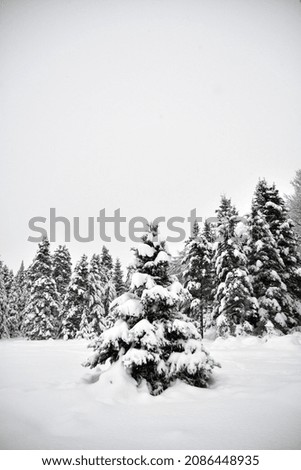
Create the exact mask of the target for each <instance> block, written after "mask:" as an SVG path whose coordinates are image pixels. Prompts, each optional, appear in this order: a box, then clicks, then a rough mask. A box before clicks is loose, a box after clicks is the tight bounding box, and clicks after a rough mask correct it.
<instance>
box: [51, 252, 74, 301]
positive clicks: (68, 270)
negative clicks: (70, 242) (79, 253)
mask: <svg viewBox="0 0 301 470" xmlns="http://www.w3.org/2000/svg"><path fill="white" fill-rule="evenodd" d="M71 274H72V263H71V256H70V252H69V250H68V248H67V247H66V245H63V246H62V245H59V246H58V248H57V249H56V250H55V252H54V254H53V278H54V280H55V283H56V288H57V291H58V294H59V298H60V301H61V302H62V301H63V299H64V297H65V295H66V292H67V287H68V286H69V283H70V280H71Z"/></svg>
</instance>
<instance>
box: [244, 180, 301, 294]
mask: <svg viewBox="0 0 301 470" xmlns="http://www.w3.org/2000/svg"><path fill="white" fill-rule="evenodd" d="M253 206H254V207H256V209H257V210H258V211H260V213H261V214H262V216H263V217H264V219H265V221H266V222H267V224H268V227H269V229H270V231H271V233H272V235H273V237H274V239H275V242H276V247H277V249H278V251H279V255H280V257H281V258H282V261H283V263H284V272H283V278H284V280H285V283H286V286H287V289H288V291H289V293H290V294H292V295H293V296H296V297H298V298H299V300H301V269H300V268H301V257H300V253H299V252H298V239H297V236H296V234H295V231H294V223H293V221H292V220H291V219H289V217H288V208H287V207H286V204H285V201H284V199H283V198H282V197H281V196H280V194H279V191H278V189H277V188H276V186H275V184H272V185H268V184H267V182H266V180H259V183H258V184H257V187H256V190H255V194H254V198H253Z"/></svg>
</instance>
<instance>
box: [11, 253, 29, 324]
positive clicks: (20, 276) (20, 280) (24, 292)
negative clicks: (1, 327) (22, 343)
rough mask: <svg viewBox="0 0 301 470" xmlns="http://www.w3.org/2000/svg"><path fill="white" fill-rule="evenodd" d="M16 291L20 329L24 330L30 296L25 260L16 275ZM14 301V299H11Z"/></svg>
mask: <svg viewBox="0 0 301 470" xmlns="http://www.w3.org/2000/svg"><path fill="white" fill-rule="evenodd" d="M15 281H16V282H15V287H14V291H17V294H16V293H15V294H14V296H15V297H16V298H17V299H16V300H17V310H18V330H19V332H21V331H22V324H23V320H24V312H25V306H26V303H27V299H28V297H29V291H28V289H27V274H26V271H25V268H24V262H23V261H22V263H21V266H20V268H19V271H18V272H17V274H16V277H15ZM10 302H12V301H10Z"/></svg>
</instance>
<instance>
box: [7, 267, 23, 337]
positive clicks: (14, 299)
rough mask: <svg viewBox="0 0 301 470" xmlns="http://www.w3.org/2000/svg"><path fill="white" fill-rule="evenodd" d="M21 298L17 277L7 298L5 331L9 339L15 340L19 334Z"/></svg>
mask: <svg viewBox="0 0 301 470" xmlns="http://www.w3.org/2000/svg"><path fill="white" fill-rule="evenodd" d="M21 297H22V290H21V288H20V285H19V282H18V278H17V276H16V277H15V278H14V280H13V282H12V285H11V289H10V293H9V296H8V302H7V305H8V314H7V329H8V333H9V337H10V338H16V337H18V336H19V334H20V323H21V322H20V316H21V312H20V310H19V300H20V298H21Z"/></svg>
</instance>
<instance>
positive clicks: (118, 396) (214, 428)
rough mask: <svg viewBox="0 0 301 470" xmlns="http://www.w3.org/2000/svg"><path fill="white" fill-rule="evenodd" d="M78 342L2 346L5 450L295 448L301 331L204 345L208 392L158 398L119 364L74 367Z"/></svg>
mask: <svg viewBox="0 0 301 470" xmlns="http://www.w3.org/2000/svg"><path fill="white" fill-rule="evenodd" d="M86 345H87V343H86V342H85V341H68V342H64V341H36V342H30V341H24V340H21V339H20V340H2V341H0V356H1V364H0V416H1V421H0V442H1V448H2V449H300V448H301V334H300V333H296V334H294V335H290V336H286V337H281V338H272V339H270V340H269V341H268V342H264V341H263V340H260V339H258V338H244V339H239V338H237V339H234V338H233V339H228V340H221V339H219V340H216V341H214V342H210V341H206V345H207V347H208V348H209V349H210V350H211V352H212V355H213V357H214V358H215V359H216V360H218V361H219V362H220V363H221V365H222V368H221V369H216V370H215V372H214V379H213V381H212V383H211V385H210V388H209V389H197V388H193V387H189V386H187V385H184V384H181V383H176V384H175V385H174V386H173V387H172V388H170V389H169V390H168V391H166V392H164V393H163V395H160V396H159V397H151V396H149V395H148V394H147V393H146V391H145V389H144V388H142V389H140V390H137V389H136V388H135V387H134V386H133V382H132V380H131V379H129V378H128V377H127V376H126V375H125V374H124V373H121V374H119V370H118V366H115V368H114V370H113V371H112V372H106V373H103V374H102V376H101V378H99V373H97V371H96V370H93V371H90V370H88V369H84V368H83V367H81V362H83V361H84V360H85V359H86V358H87V356H89V354H90V353H91V351H88V350H87V349H86Z"/></svg>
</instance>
